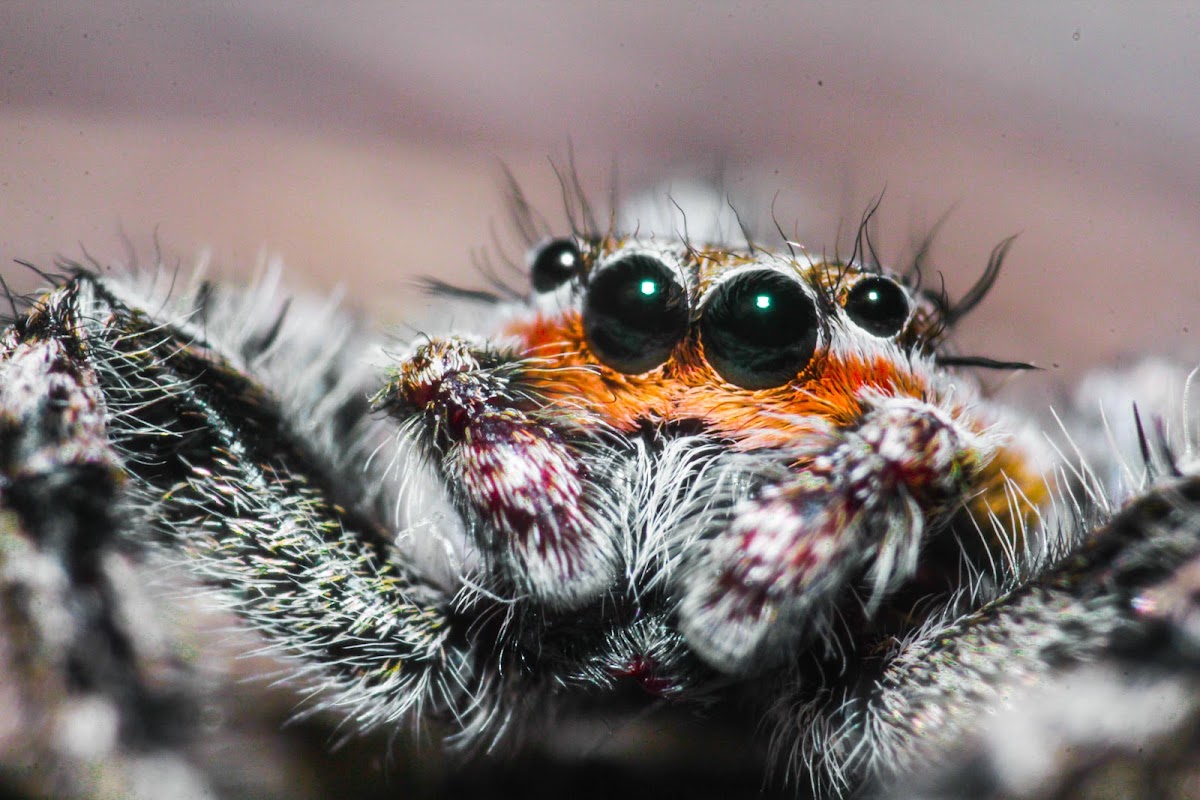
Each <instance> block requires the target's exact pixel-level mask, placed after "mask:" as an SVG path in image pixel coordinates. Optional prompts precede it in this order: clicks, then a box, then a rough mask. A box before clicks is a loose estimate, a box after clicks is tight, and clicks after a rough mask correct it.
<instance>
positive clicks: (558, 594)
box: [376, 237, 1042, 689]
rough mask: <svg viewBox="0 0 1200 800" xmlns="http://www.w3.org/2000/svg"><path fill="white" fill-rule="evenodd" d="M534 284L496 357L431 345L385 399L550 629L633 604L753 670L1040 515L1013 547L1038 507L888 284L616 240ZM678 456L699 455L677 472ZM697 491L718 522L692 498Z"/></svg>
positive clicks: (922, 311)
mask: <svg viewBox="0 0 1200 800" xmlns="http://www.w3.org/2000/svg"><path fill="white" fill-rule="evenodd" d="M528 263H529V265H530V273H531V280H530V282H531V284H532V287H533V289H534V291H533V294H532V296H531V298H530V299H529V300H528V301H527V302H526V303H525V304H523V305H520V306H518V307H515V308H511V309H509V310H508V312H507V314H506V315H505V318H506V320H507V321H506V322H505V323H503V324H502V325H501V326H500V329H499V330H498V332H497V335H496V337H495V339H494V340H492V341H491V342H486V343H482V344H481V343H477V342H474V341H469V340H466V339H461V338H456V337H450V338H446V339H434V340H431V341H429V342H426V343H423V344H421V345H419V346H418V347H417V348H416V349H415V351H414V352H413V353H412V355H410V356H409V357H408V358H407V359H406V360H404V361H403V362H402V363H401V364H400V365H399V366H398V367H397V368H396V370H395V371H394V373H393V375H392V377H391V379H390V380H389V382H388V385H387V386H386V387H385V389H384V390H383V391H382V392H381V393H380V394H379V395H378V396H377V398H376V403H377V405H378V406H379V407H381V408H384V409H386V410H387V411H388V412H389V413H390V414H391V415H392V416H393V417H394V418H396V419H398V420H399V421H400V422H401V424H402V426H403V427H404V428H405V429H406V430H411V431H413V432H414V434H415V436H416V438H417V439H418V440H419V441H420V442H421V443H422V446H423V447H424V449H425V452H426V453H427V456H428V460H429V462H430V463H431V464H433V465H434V469H435V470H436V471H437V472H438V474H439V476H440V478H441V480H442V481H444V483H445V485H446V486H447V489H448V492H449V494H450V496H451V497H452V499H453V503H454V505H455V508H456V511H457V513H458V514H459V515H460V516H461V518H462V521H463V523H464V528H465V529H466V530H468V531H469V532H470V534H471V536H472V538H473V540H474V543H475V544H476V545H477V547H478V549H479V550H480V552H481V553H483V554H484V555H485V562H486V572H485V575H484V576H483V578H484V580H485V581H486V582H488V585H489V586H490V587H491V589H492V590H494V591H496V592H497V593H498V594H499V595H500V596H508V597H513V598H514V599H517V598H520V599H524V600H526V601H530V600H531V601H533V602H535V603H537V604H540V605H541V606H542V607H543V608H546V609H549V610H550V611H551V612H553V613H563V612H577V611H578V610H580V609H586V608H592V607H604V606H608V607H611V606H612V604H613V602H614V598H616V599H617V602H620V601H621V600H622V599H628V600H630V601H631V602H632V606H633V607H634V608H635V609H636V611H635V614H637V613H642V614H647V615H649V616H651V617H653V618H655V619H663V620H666V621H667V622H668V625H669V627H670V629H671V630H673V631H674V635H675V636H676V637H678V641H676V642H675V644H676V646H677V647H679V648H680V649H681V650H683V651H684V652H687V653H693V654H695V655H698V656H699V657H700V658H701V659H702V660H703V661H704V662H706V663H707V664H709V665H710V666H711V667H714V668H715V669H717V670H718V671H721V672H730V673H734V674H740V673H743V672H747V671H751V670H755V669H760V668H761V667H762V666H763V665H764V664H771V663H776V662H778V661H781V660H788V659H789V658H791V657H793V655H794V653H796V652H798V651H799V650H802V649H803V648H804V647H806V646H807V645H806V643H807V642H811V641H812V640H813V639H815V638H827V637H828V636H829V625H830V624H831V623H830V620H831V619H832V617H833V615H835V614H836V613H839V612H838V608H839V606H840V605H841V604H844V603H846V602H853V601H852V600H851V599H850V598H852V597H854V596H855V595H856V594H857V593H858V592H862V591H867V592H868V594H869V596H870V598H871V600H870V602H871V603H872V604H875V605H878V604H880V603H882V602H883V598H884V597H885V596H887V595H889V594H891V593H893V592H895V591H896V590H897V589H898V588H899V587H901V586H902V585H904V584H906V583H908V582H910V581H911V580H912V579H913V578H914V576H915V575H916V571H917V563H918V553H919V552H920V551H921V550H922V549H923V548H925V547H926V546H927V545H928V542H929V541H931V540H933V539H936V538H937V536H938V535H939V534H942V533H944V532H945V530H946V528H947V526H948V524H949V521H950V519H951V518H952V517H954V516H955V515H956V514H959V513H960V512H963V513H965V514H966V515H967V516H968V517H970V515H971V514H977V515H978V518H979V519H987V515H988V514H990V513H992V509H993V508H1004V509H1006V510H1007V509H1009V508H1010V506H1011V502H1010V494H1009V492H1011V486H1010V485H1009V484H1008V482H1009V481H1013V480H1015V481H1017V482H1018V485H1019V491H1020V494H1021V495H1022V496H1023V497H1025V498H1035V499H1034V500H1027V501H1026V502H1028V503H1029V505H1028V506H1026V507H1024V508H1023V509H1021V510H1017V511H1015V512H1014V513H1013V515H1012V518H1010V520H1009V521H1008V522H1009V524H1010V525H1011V524H1012V522H1013V520H1015V519H1018V518H1023V517H1024V516H1025V515H1028V514H1029V513H1032V505H1033V503H1035V502H1036V498H1039V497H1040V496H1041V493H1042V489H1041V487H1040V486H1039V484H1038V481H1037V479H1036V478H1035V477H1034V470H1033V468H1032V467H1031V466H1029V465H1028V463H1027V458H1028V456H1027V455H1026V454H1025V453H1024V452H1023V451H1022V450H1021V447H1020V444H1019V443H1014V442H1009V441H1006V439H1005V438H1004V437H1003V436H1000V435H997V434H996V432H995V430H994V421H993V419H992V418H991V417H990V416H989V413H988V410H987V408H986V406H985V405H984V404H983V403H982V402H981V401H980V399H979V398H978V396H977V395H976V394H975V392H974V390H973V387H972V386H971V384H970V383H969V382H965V381H963V380H962V379H961V378H959V377H956V376H951V375H950V374H949V373H948V372H947V370H945V369H942V368H940V367H939V366H938V365H937V363H936V360H935V358H936V355H937V348H938V344H939V341H938V340H939V337H940V336H941V334H942V330H943V328H942V324H941V320H940V318H939V312H938V308H937V306H936V304H935V303H934V302H933V301H932V300H930V299H929V298H927V297H924V296H921V295H918V294H915V293H913V292H911V291H909V290H908V289H907V288H905V286H904V284H903V282H902V281H901V280H900V279H898V278H896V277H893V276H890V275H887V274H885V273H883V272H882V271H880V270H877V269H867V268H864V267H863V266H862V265H860V264H856V263H850V264H842V263H835V262H829V261H825V260H821V259H816V258H811V257H809V256H808V255H807V254H804V253H794V252H789V253H770V252H765V251H762V250H758V249H755V250H745V251H738V250H731V249H727V248H721V247H715V246H714V247H696V246H692V245H691V244H686V245H685V244H682V243H680V244H667V245H663V244H661V243H658V242H656V241H654V240H638V239H632V238H616V237H605V238H599V239H595V240H591V241H582V240H576V239H551V240H548V241H545V242H543V243H542V244H541V245H539V246H538V247H537V248H535V250H534V251H533V252H532V254H531V255H530V256H529V259H528ZM683 440H686V443H684V444H683V445H680V444H679V443H680V442H681V441H683ZM669 446H675V447H679V446H682V447H684V448H685V449H687V450H690V451H691V452H693V453H695V454H696V457H695V458H694V460H693V461H692V462H691V463H689V464H687V465H686V466H682V467H681V466H678V465H676V466H674V467H671V468H670V469H668V467H667V466H666V463H665V462H662V461H659V460H658V459H660V457H661V454H662V453H663V452H664V450H665V449H667V448H668V447H669ZM727 454H728V455H727ZM734 454H740V460H738V459H735V458H733V455H734ZM748 465H749V466H748ZM772 475H773V477H768V476H772ZM647 485H651V486H654V487H657V488H656V490H655V493H656V496H657V497H658V498H659V499H658V500H657V502H658V503H660V504H661V505H660V507H659V508H657V509H656V511H655V513H654V514H653V515H651V516H649V517H648V516H647V514H646V513H645V511H646V509H645V508H644V507H640V506H639V505H638V504H639V502H643V501H642V500H639V499H638V498H637V497H636V493H637V492H644V491H646V489H645V488H639V487H644V486H647ZM696 486H700V487H701V488H702V493H703V494H706V495H707V496H708V503H707V504H704V503H699V504H697V503H696V502H695V500H694V498H693V499H691V500H685V499H683V498H682V495H681V491H682V487H692V488H693V490H694V487H696ZM648 519H649V520H652V524H650V523H648ZM663 520H668V521H669V522H667V523H665V524H664V523H663ZM989 524H990V523H989ZM1014 527H1015V526H1014ZM997 536H998V537H999V538H1000V539H1001V540H1002V541H1007V542H1008V543H1009V546H1011V542H1012V541H1013V540H1015V539H1016V538H1017V537H1018V536H1019V534H1018V533H1016V532H1015V530H1014V529H1013V528H1011V527H1010V528H1008V529H1001V531H1000V532H999V533H998V534H997ZM647 564H651V565H652V568H650V567H647V566H646V565H647ZM958 569H960V565H958V564H957V563H955V562H954V561H953V559H951V561H949V562H946V563H942V564H940V565H938V566H936V567H934V568H933V569H931V570H929V572H931V573H932V574H933V575H934V576H935V577H933V578H931V579H930V578H927V579H924V584H923V588H925V589H928V590H930V591H942V592H945V591H951V590H952V588H953V581H951V580H948V579H946V578H945V576H944V575H941V574H940V571H941V570H947V571H949V570H958ZM939 576H940V577H939ZM866 586H869V587H870V588H869V589H864V588H863V587H866ZM868 616H870V615H868ZM650 660H651V657H650V655H649V654H648V653H641V652H638V653H634V654H632V656H631V661H630V663H631V664H632V663H633V662H637V663H646V662H648V661H650ZM627 671H629V672H634V671H636V670H633V669H632V667H628V670H627ZM672 685H673V686H674V688H675V689H680V688H682V687H681V686H680V685H677V684H672Z"/></svg>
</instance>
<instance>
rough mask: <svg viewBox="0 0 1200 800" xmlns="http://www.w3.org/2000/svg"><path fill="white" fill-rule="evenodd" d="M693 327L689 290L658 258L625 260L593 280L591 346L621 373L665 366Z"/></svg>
mask: <svg viewBox="0 0 1200 800" xmlns="http://www.w3.org/2000/svg"><path fill="white" fill-rule="evenodd" d="M687 325H688V305H687V293H686V292H685V291H684V288H683V286H681V285H680V284H679V282H678V281H677V280H676V279H675V278H674V277H673V276H672V274H671V272H670V270H669V269H668V267H667V265H666V264H664V263H663V262H662V261H660V260H659V259H657V258H655V257H654V256H651V255H644V254H634V255H628V256H625V257H623V258H619V259H618V260H616V261H613V262H611V263H609V264H604V265H603V266H601V267H600V268H599V269H597V270H596V272H595V273H593V274H592V276H591V280H589V281H588V287H587V297H586V299H585V300H584V306H583V330H584V333H585V334H586V336H587V341H588V346H589V347H590V348H591V349H592V352H593V353H595V354H596V357H597V358H599V359H600V361H602V362H603V363H604V364H606V365H607V366H609V367H612V368H613V369H615V370H617V371H618V372H624V373H627V374H630V375H637V374H639V373H642V372H648V371H649V370H652V369H654V368H655V367H657V366H659V365H660V364H662V363H663V362H664V361H666V360H667V357H668V356H670V355H671V351H672V350H673V349H675V345H676V344H677V343H678V342H679V340H680V339H682V338H683V335H684V334H685V333H686V332H687Z"/></svg>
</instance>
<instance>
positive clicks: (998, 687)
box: [774, 475, 1200, 797]
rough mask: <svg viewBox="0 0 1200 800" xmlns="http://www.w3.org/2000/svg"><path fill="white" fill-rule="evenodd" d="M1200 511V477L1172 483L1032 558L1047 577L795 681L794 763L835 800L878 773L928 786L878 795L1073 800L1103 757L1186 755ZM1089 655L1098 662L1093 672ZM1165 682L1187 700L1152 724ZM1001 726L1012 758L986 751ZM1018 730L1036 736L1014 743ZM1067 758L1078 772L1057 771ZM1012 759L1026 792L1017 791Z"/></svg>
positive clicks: (787, 762) (790, 760) (783, 730)
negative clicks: (818, 685)
mask: <svg viewBox="0 0 1200 800" xmlns="http://www.w3.org/2000/svg"><path fill="white" fill-rule="evenodd" d="M1198 513H1200V478H1198V477H1196V476H1195V475H1191V476H1187V477H1183V478H1179V479H1172V480H1169V481H1163V482H1162V483H1161V484H1159V485H1158V486H1155V487H1152V488H1151V490H1150V491H1148V492H1147V493H1146V494H1144V495H1143V496H1142V497H1141V498H1140V499H1139V500H1137V501H1136V502H1134V503H1132V504H1131V505H1130V506H1129V507H1127V508H1126V509H1124V510H1123V511H1121V512H1120V513H1119V514H1118V515H1117V516H1116V517H1114V518H1113V519H1112V520H1111V521H1109V522H1108V524H1106V525H1104V526H1103V527H1101V528H1098V529H1096V530H1094V531H1091V532H1089V533H1087V534H1081V535H1085V536H1086V537H1087V538H1086V539H1085V540H1084V541H1082V542H1081V543H1080V544H1079V546H1078V547H1077V548H1075V549H1072V550H1071V551H1070V552H1069V553H1068V554H1067V555H1065V556H1064V557H1062V559H1061V560H1060V561H1059V562H1058V563H1056V564H1051V565H1049V566H1048V567H1047V568H1046V569H1045V570H1043V571H1040V572H1038V570H1037V568H1038V567H1039V566H1041V565H1039V564H1037V563H1031V564H1029V565H1028V566H1029V567H1030V568H1031V571H1033V572H1034V573H1035V575H1036V576H1035V577H1034V578H1033V579H1031V580H1029V581H1028V582H1025V583H1018V584H1016V585H1015V586H1012V587H1011V588H1009V590H1008V591H1006V592H1004V593H1002V594H1001V595H1000V596H998V597H997V598H996V599H994V600H992V601H991V602H989V603H987V604H984V605H982V606H981V607H978V608H976V609H974V610H971V608H970V607H969V604H968V606H967V607H966V608H965V609H962V610H961V612H960V613H958V614H954V613H951V611H949V610H948V611H947V614H946V616H945V618H944V619H942V620H940V621H938V620H935V621H932V622H931V623H930V624H927V625H925V626H924V627H922V628H921V629H920V630H918V631H916V632H915V633H914V634H913V635H911V636H909V637H907V638H905V639H904V640H903V641H898V640H890V641H879V642H877V643H876V644H877V646H876V647H875V648H874V649H873V652H874V655H870V656H869V657H867V658H865V659H864V660H863V661H862V662H861V664H860V666H859V668H858V669H855V670H853V671H851V672H850V673H847V674H843V675H841V676H840V677H839V680H838V685H837V686H827V687H825V688H823V689H820V690H816V691H814V690H813V688H812V687H811V686H806V685H804V684H803V682H801V681H791V682H790V683H789V684H788V688H787V689H785V691H784V692H783V695H782V697H781V698H780V700H779V702H777V703H776V705H775V710H774V714H775V715H776V722H777V729H776V733H775V743H774V749H775V750H776V751H777V755H779V756H780V757H781V758H782V760H783V764H782V766H783V767H784V769H785V770H786V771H787V772H788V773H793V772H797V771H799V772H808V773H809V774H810V776H811V779H812V781H813V785H814V786H816V787H820V788H821V789H823V790H825V792H824V793H826V794H830V795H839V794H841V792H843V791H845V790H847V789H848V788H850V787H852V786H855V785H857V784H858V783H859V782H860V781H861V780H862V779H864V778H873V779H875V780H876V781H877V783H878V786H879V787H880V788H882V787H885V786H890V787H896V786H897V785H898V783H897V777H898V776H905V775H908V776H909V778H911V779H912V780H915V781H920V783H915V784H914V783H906V784H900V785H901V786H903V787H904V788H906V789H907V790H908V791H907V792H906V791H904V790H903V789H902V790H900V791H896V792H895V793H894V794H893V793H891V792H882V791H881V792H880V793H879V796H888V797H892V796H895V797H909V796H922V797H924V796H938V797H950V796H955V797H957V796H960V795H959V794H952V793H949V792H947V791H944V787H939V788H941V789H943V790H942V791H931V790H930V787H929V785H926V784H925V783H924V781H927V780H930V779H933V780H939V779H953V778H957V779H959V780H962V781H963V783H964V784H965V785H967V786H970V787H971V788H970V790H969V791H968V792H966V793H964V794H963V795H961V796H970V797H982V796H984V795H985V792H986V796H988V797H993V796H1004V797H1015V796H1022V797H1023V796H1027V795H1026V791H1028V790H1029V789H1031V788H1032V787H1033V786H1037V787H1038V793H1037V794H1036V796H1038V797H1043V796H1045V797H1050V796H1054V797H1058V796H1060V795H1059V794H1057V793H1056V791H1055V787H1056V785H1057V786H1058V787H1059V788H1061V789H1065V788H1066V787H1069V786H1071V785H1072V782H1073V781H1078V780H1079V773H1072V772H1071V771H1070V768H1071V767H1072V766H1073V767H1075V768H1082V767H1085V766H1093V767H1094V766H1096V765H1099V764H1102V763H1104V762H1103V759H1105V758H1113V757H1114V755H1115V754H1117V753H1119V752H1121V751H1122V750H1124V751H1126V752H1134V751H1136V752H1138V753H1140V752H1141V751H1142V749H1143V747H1144V748H1145V749H1146V751H1147V753H1150V752H1153V750H1154V748H1156V747H1157V748H1160V749H1165V750H1172V749H1173V747H1172V744H1171V743H1170V742H1172V741H1174V742H1175V744H1178V743H1179V742H1182V741H1186V740H1187V738H1186V737H1191V736H1192V735H1193V734H1192V732H1190V731H1189V730H1188V729H1187V728H1183V727H1181V729H1180V730H1179V731H1178V736H1177V737H1176V738H1175V739H1174V740H1171V739H1169V738H1164V736H1169V734H1164V731H1167V730H1169V729H1170V726H1171V725H1172V724H1178V725H1180V726H1183V725H1184V724H1185V723H1186V721H1187V720H1188V719H1193V720H1194V719H1195V714H1196V710H1195V709H1196V706H1195V703H1194V701H1193V700H1192V699H1189V697H1190V692H1191V690H1190V689H1189V690H1188V695H1187V696H1181V695H1182V693H1177V694H1176V695H1175V696H1174V697H1173V696H1172V695H1171V694H1170V692H1171V687H1172V686H1173V685H1174V686H1178V684H1173V683H1172V681H1174V680H1175V679H1177V678H1178V677H1179V675H1180V674H1181V672H1183V670H1182V669H1180V668H1181V667H1186V669H1187V670H1192V672H1191V673H1187V674H1191V675H1192V676H1193V677H1194V674H1195V673H1194V670H1195V668H1196V666H1197V665H1198V664H1200V658H1198V657H1197V652H1198V651H1197V649H1196V631H1195V622H1196V619H1195V618H1196V609H1197V595H1196V584H1197V581H1196V577H1195V576H1196V575H1197V574H1200V529H1198V526H1197V522H1196V519H1197V514H1198ZM967 594H968V595H969V593H967ZM964 599H967V600H969V597H967V598H964ZM1090 662H1095V663H1096V665H1097V668H1094V669H1092V671H1091V672H1086V671H1084V670H1082V669H1081V668H1082V667H1083V666H1084V665H1086V664H1088V663H1090ZM1166 665H1170V666H1172V667H1173V669H1164V666H1166ZM1101 676H1103V677H1102V678H1101ZM1155 687H1158V689H1157V690H1158V691H1159V692H1160V694H1159V695H1158V697H1157V700H1154V702H1158V703H1162V702H1163V698H1164V697H1165V698H1168V699H1174V700H1175V701H1176V703H1177V707H1174V708H1172V709H1170V712H1169V713H1164V714H1161V715H1159V716H1156V717H1153V718H1151V717H1150V716H1148V712H1147V709H1146V708H1145V707H1144V704H1145V703H1146V702H1147V699H1148V698H1149V699H1153V697H1154V695H1153V692H1152V691H1150V690H1151V689H1153V688H1155ZM1164 690H1165V691H1167V692H1168V694H1166V695H1163V694H1161V692H1162V691H1164ZM1098 703H1101V704H1108V705H1101V706H1097V704H1098ZM999 712H1005V713H1006V714H1007V715H1008V716H1007V717H1006V718H1003V719H1001V718H999V717H998V716H997V715H998V713H999ZM1173 714H1174V715H1175V716H1174V717H1172V715H1173ZM989 719H991V720H992V722H988V723H987V724H983V725H981V722H982V721H984V720H989ZM1089 720H1093V721H1095V720H1103V722H1092V723H1091V724H1089V722H1088V721H1089ZM1081 721H1082V722H1081ZM1105 726H1109V727H1108V728H1107V729H1106V728H1105ZM990 729H996V733H998V734H1005V735H1007V736H1008V737H1009V738H1010V742H1009V743H1010V744H1012V745H1013V747H1009V748H1007V749H1006V750H1005V753H1006V754H1007V756H1008V757H1007V758H1006V759H991V758H987V757H985V755H986V747H987V746H988V745H989V743H991V744H994V743H995V741H996V740H997V739H996V737H995V736H992V737H990V738H989V736H988V735H987V734H988V731H989V730H990ZM1014 732H1018V733H1019V734H1021V735H1024V736H1026V737H1027V738H1026V739H1025V740H1022V741H1018V742H1011V736H1012V735H1013V733H1014ZM1164 741H1165V742H1167V744H1164ZM1174 752H1175V754H1176V756H1178V757H1180V758H1186V756H1184V755H1182V754H1183V753H1185V752H1186V751H1184V750H1174ZM1014 753H1019V754H1020V756H1021V759H1020V760H1013V758H1012V756H1013V755H1014ZM1185 763H1186V762H1185ZM1056 764H1057V765H1059V767H1060V768H1062V767H1066V769H1063V771H1062V772H1060V773H1057V774H1052V773H1051V772H1050V771H1049V770H1050V769H1051V768H1052V767H1054V766H1055V765H1056ZM942 768H946V769H947V770H948V773H949V774H944V773H942V772H941V769H942ZM951 768H952V769H951ZM1005 769H1007V770H1008V775H1007V777H1008V778H1013V777H1014V776H1015V777H1016V778H1018V779H1019V780H1021V781H1024V782H1025V783H1023V784H1022V786H1023V787H1024V788H1022V789H1015V788H1014V787H1013V786H1004V787H1003V789H1002V788H1001V787H1002V786H1003V784H1004V780H1006V777H1005V775H1004V774H1003V770H1005ZM994 770H995V771H999V772H995V773H993V772H991V771H994ZM1188 771H1189V772H1191V770H1190V767H1189V770H1188ZM1031 776H1036V780H1035V782H1034V783H1030V782H1029V781H1030V778H1031ZM963 779H966V780H963ZM1057 781H1063V783H1062V784H1056V782H1057ZM1123 785H1126V786H1127V788H1128V785H1127V784H1123ZM984 787H992V788H991V789H989V790H985V788H984ZM1042 792H1044V794H1043V793H1042ZM1160 792H1162V789H1161V787H1160V788H1159V789H1157V790H1150V789H1146V790H1133V794H1132V795H1131V796H1138V797H1142V796H1146V797H1149V796H1158V794H1159V793H1160ZM872 796H876V795H872ZM1062 796H1065V795H1062ZM1071 796H1072V797H1074V796H1076V795H1074V794H1072V795H1071ZM1164 796H1165V795H1164ZM1180 796H1182V795H1180Z"/></svg>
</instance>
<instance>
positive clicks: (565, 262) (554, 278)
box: [529, 239, 583, 292]
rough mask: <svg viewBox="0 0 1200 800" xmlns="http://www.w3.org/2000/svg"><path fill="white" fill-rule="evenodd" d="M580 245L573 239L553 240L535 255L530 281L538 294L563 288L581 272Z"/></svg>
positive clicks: (540, 248) (530, 268)
mask: <svg viewBox="0 0 1200 800" xmlns="http://www.w3.org/2000/svg"><path fill="white" fill-rule="evenodd" d="M582 260H583V259H582V257H581V256H580V254H579V245H577V244H575V242H574V241H572V240H571V239H552V240H551V241H549V242H546V243H545V244H543V245H542V246H541V247H539V248H538V249H537V251H536V252H535V253H534V254H533V261H532V263H531V264H530V267H529V275H530V280H531V282H532V283H533V289H534V291H536V292H550V291H553V290H555V289H557V288H558V287H560V286H562V285H563V284H564V283H566V282H567V281H569V280H571V278H573V277H575V274H576V273H577V272H578V271H579V265H580V264H581V263H582Z"/></svg>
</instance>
